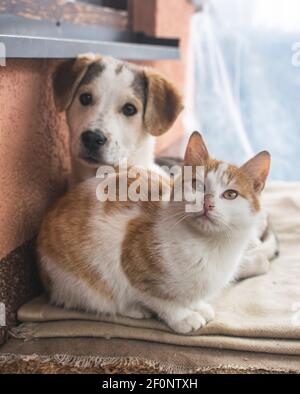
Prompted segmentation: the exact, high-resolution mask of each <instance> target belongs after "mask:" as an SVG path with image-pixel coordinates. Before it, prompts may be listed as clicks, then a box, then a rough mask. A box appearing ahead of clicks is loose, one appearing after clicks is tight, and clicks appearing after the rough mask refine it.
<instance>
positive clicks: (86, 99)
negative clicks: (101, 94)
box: [79, 93, 93, 107]
mask: <svg viewBox="0 0 300 394" xmlns="http://www.w3.org/2000/svg"><path fill="white" fill-rule="evenodd" d="M79 101H80V104H81V105H83V106H84V107H86V106H88V105H91V104H92V102H93V96H92V95H91V94H90V93H82V94H81V95H80V96H79Z"/></svg>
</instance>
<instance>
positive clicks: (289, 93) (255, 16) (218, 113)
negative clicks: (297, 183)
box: [186, 0, 300, 180]
mask: <svg viewBox="0 0 300 394" xmlns="http://www.w3.org/2000/svg"><path fill="white" fill-rule="evenodd" d="M197 2H198V3H202V11H199V12H198V13H196V14H195V16H194V17H193V20H192V26H191V55H192V59H191V61H190V69H189V76H191V75H192V77H190V80H189V83H188V102H187V107H188V112H187V113H186V128H187V130H189V131H191V130H193V129H198V130H200V131H202V133H203V135H204V137H205V139H206V141H207V143H208V147H209V149H210V151H211V152H212V154H213V155H214V156H215V157H216V158H219V159H223V160H227V161H231V162H235V163H237V164H238V163H242V162H243V161H245V160H246V159H247V158H249V157H250V156H251V155H253V154H254V153H257V152H259V151H261V150H265V149H267V150H269V151H270V152H271V154H272V158H273V160H272V172H271V178H272V179H280V180H300V64H298V63H300V61H298V62H297V61H295V59H297V50H298V52H299V48H300V1H299V0H207V1H205V0H202V1H201V0H197ZM298 54H299V53H298ZM299 59H300V56H298V60H299Z"/></svg>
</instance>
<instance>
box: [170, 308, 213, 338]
mask: <svg viewBox="0 0 300 394" xmlns="http://www.w3.org/2000/svg"><path fill="white" fill-rule="evenodd" d="M205 324H206V320H205V318H204V317H203V316H202V315H201V314H200V313H199V312H196V311H192V310H191V311H190V312H189V314H188V315H187V316H186V317H184V318H182V319H179V320H176V321H172V322H170V323H169V326H170V327H171V328H172V330H174V331H176V332H178V333H179V334H188V333H190V332H192V331H197V330H199V329H200V328H201V327H203V326H205Z"/></svg>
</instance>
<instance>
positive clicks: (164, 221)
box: [38, 132, 270, 333]
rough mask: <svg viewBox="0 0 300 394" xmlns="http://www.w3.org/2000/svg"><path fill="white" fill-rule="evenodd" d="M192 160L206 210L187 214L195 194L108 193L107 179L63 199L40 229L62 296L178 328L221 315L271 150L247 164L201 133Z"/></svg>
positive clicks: (82, 305)
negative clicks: (104, 189)
mask: <svg viewBox="0 0 300 394" xmlns="http://www.w3.org/2000/svg"><path fill="white" fill-rule="evenodd" d="M184 164H185V165H186V166H193V168H194V167H195V166H204V169H205V177H204V200H203V206H202V209H201V211H199V212H189V213H187V212H186V201H176V202H175V201H172V200H171V201H169V202H139V203H136V202H131V201H126V202H118V201H116V202H109V201H106V202H100V201H99V200H98V199H97V197H96V192H95V191H96V188H97V184H99V179H89V180H87V181H85V182H83V183H81V184H79V185H78V186H77V187H75V188H74V189H73V190H71V191H70V192H68V193H67V194H66V195H65V196H63V197H62V198H61V199H60V200H59V201H58V202H57V203H56V205H55V206H54V207H53V208H52V209H51V210H50V211H49V212H48V214H47V215H46V217H45V219H44V222H43V224H42V227H41V230H40V234H39V237H38V253H39V259H40V270H41V275H42V279H43V281H44V284H45V286H46V288H47V290H48V292H49V295H50V298H51V301H52V302H53V303H55V304H57V305H62V306H65V307H66V308H77V309H81V310H85V311H93V312H97V313H111V314H120V315H123V316H129V317H133V318H143V317H147V316H149V314H150V313H154V314H155V315H157V316H158V317H159V318H160V319H162V320H163V321H164V322H165V323H166V324H167V325H168V326H169V327H170V328H171V329H173V330H174V331H176V332H178V333H189V332H191V331H193V330H198V329H199V328H201V327H203V326H204V325H205V324H206V323H207V322H209V321H210V320H212V319H213V318H214V310H213V308H212V306H211V305H210V304H209V303H208V302H209V300H211V299H212V298H213V297H215V296H216V295H218V294H219V293H220V292H221V290H222V289H223V288H224V287H225V286H226V285H227V284H228V283H229V282H230V281H232V280H233V279H234V278H235V276H236V275H239V270H240V268H241V260H242V257H243V255H244V253H245V250H246V248H247V246H248V244H249V241H250V240H251V238H253V236H254V233H255V231H256V228H257V222H258V220H259V216H260V202H259V197H260V193H261V191H262V189H263V187H264V184H265V181H266V178H267V176H268V173H269V168H270V155H269V153H268V152H261V153H259V154H258V155H256V156H255V157H254V158H252V159H251V160H249V161H248V162H247V163H246V164H244V165H243V166H241V167H236V166H234V165H230V164H226V163H224V162H221V161H217V160H214V159H212V158H210V156H209V154H208V151H207V149H206V146H205V144H204V142H203V139H202V137H201V135H200V134H199V133H197V132H195V133H193V134H192V136H191V137H190V141H189V143H188V146H187V149H186V154H185V160H184ZM122 176H123V175H122V173H117V174H112V175H111V177H118V178H120V177H122ZM146 181H147V180H146ZM184 181H185V180H184V179H183V182H184ZM193 185H194V187H195V188H197V182H194V183H193ZM186 200H188V199H187V198H186Z"/></svg>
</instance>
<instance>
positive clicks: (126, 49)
mask: <svg viewBox="0 0 300 394" xmlns="http://www.w3.org/2000/svg"><path fill="white" fill-rule="evenodd" d="M1 43H2V44H4V45H5V47H6V58H37V59H41V58H55V59H60V58H72V57H75V56H77V55H78V54H80V53H85V52H99V53H101V54H103V55H109V56H113V57H117V58H121V59H128V60H157V59H178V58H179V57H180V56H179V50H178V40H176V39H173V40H172V39H161V38H154V37H148V36H145V35H143V34H139V33H131V32H124V31H118V30H115V29H111V28H106V27H101V26H84V27H83V26H77V25H73V24H70V23H62V24H56V23H54V22H52V21H32V20H31V21H28V19H26V18H22V17H16V16H12V15H0V44H1Z"/></svg>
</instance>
